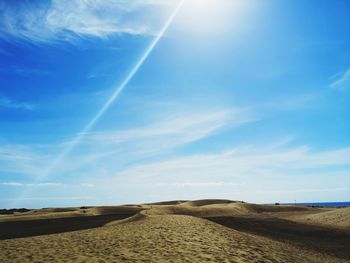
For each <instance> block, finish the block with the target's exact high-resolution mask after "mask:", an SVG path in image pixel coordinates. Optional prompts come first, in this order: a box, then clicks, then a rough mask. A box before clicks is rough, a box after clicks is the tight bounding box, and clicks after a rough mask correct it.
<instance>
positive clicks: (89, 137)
mask: <svg viewBox="0 0 350 263" xmlns="http://www.w3.org/2000/svg"><path fill="white" fill-rule="evenodd" d="M253 120H254V118H253V117H252V116H251V114H250V113H248V112H247V111H245V110H239V109H238V110H231V109H227V110H225V109H222V110H216V111H202V112H197V113H192V114H189V113H187V116H184V115H182V114H179V113H178V114H176V115H173V116H172V117H167V118H163V119H158V120H156V121H154V123H153V124H148V125H146V126H141V127H138V128H134V129H126V130H119V131H118V130H117V131H101V132H94V133H87V134H85V136H84V137H83V140H82V141H81V143H80V145H79V146H78V147H77V149H76V152H75V154H74V155H72V156H69V158H66V160H64V161H63V162H62V164H61V165H60V166H59V167H56V168H55V171H54V172H53V173H55V174H62V173H67V172H72V171H76V170H78V169H79V168H82V167H83V168H85V167H90V168H91V167H96V166H99V165H100V166H104V167H110V166H113V167H114V169H117V167H118V166H123V165H125V164H127V163H130V162H133V161H137V160H142V159H145V158H149V157H153V156H162V155H163V154H165V153H169V152H172V151H173V150H175V149H177V148H178V147H181V146H184V145H187V144H190V143H192V142H195V141H198V140H201V139H204V138H207V137H209V136H212V135H214V134H216V133H218V132H220V131H222V130H223V129H227V128H229V127H231V128H232V127H235V126H238V125H243V124H246V123H248V122H251V121H253ZM69 144H70V141H67V142H65V143H60V144H55V145H51V146H50V145H3V146H0V172H7V173H17V174H24V175H30V176H33V177H37V178H39V177H40V176H41V175H42V174H43V171H45V170H46V169H47V167H49V165H50V164H51V163H53V162H54V160H55V156H57V154H59V152H60V151H62V150H64V148H65V147H66V146H67V145H69ZM116 159H117V160H118V162H117V163H116V162H115V160H116ZM100 162H103V163H100Z"/></svg>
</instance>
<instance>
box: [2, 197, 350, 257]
mask: <svg viewBox="0 0 350 263" xmlns="http://www.w3.org/2000/svg"><path fill="white" fill-rule="evenodd" d="M130 209H131V210H132V211H131V210H130ZM140 210H141V211H140ZM74 211H75V210H74ZM74 211H72V210H70V211H62V213H67V212H69V213H72V212H73V213H74ZM76 211H78V209H76ZM138 211H140V212H138ZM330 211H335V212H333V213H334V214H336V216H334V218H338V217H337V216H338V213H345V214H347V213H348V212H347V211H345V212H344V211H343V210H322V209H321V210H320V209H309V208H292V207H277V208H276V207H274V206H256V205H251V204H242V203H238V202H229V201H227V202H226V201H225V202H223V201H218V200H214V201H205V200H204V201H203V200H201V201H198V202H179V203H173V204H169V203H166V204H164V203H158V204H147V205H142V206H127V207H122V208H121V207H114V208H113V207H105V208H88V209H86V211H85V212H81V211H79V213H82V214H84V216H82V217H76V215H75V216H74V217H72V219H71V220H73V219H74V220H79V218H89V220H93V219H96V218H97V219H98V218H99V220H100V221H101V216H106V215H109V216H113V215H115V216H118V215H119V216H120V215H123V214H125V213H131V212H133V214H134V215H132V216H130V217H128V218H126V219H122V218H123V217H120V218H118V219H119V220H114V219H113V217H111V218H109V219H108V220H105V221H103V220H102V221H103V222H102V221H101V222H100V223H99V224H97V225H96V224H95V225H94V226H89V225H87V226H86V228H89V229H85V230H77V231H72V232H65V231H68V230H69V231H70V230H71V228H68V230H64V229H63V230H62V229H61V230H60V231H61V232H62V233H55V234H46V235H40V236H32V235H35V231H34V230H35V227H32V232H28V235H30V236H28V237H24V238H11V237H10V236H8V237H7V238H2V239H3V240H0V262H4V263H5V262H350V258H348V254H347V253H345V254H344V253H343V254H342V253H338V252H337V251H338V250H343V249H345V250H349V251H350V247H349V244H350V242H349V243H347V241H350V239H349V233H348V229H347V227H342V226H338V228H337V229H334V231H338V232H337V234H335V235H333V234H332V233H333V232H334V231H333V230H332V229H331V228H323V227H322V226H319V225H315V224H314V225H313V227H318V228H317V231H315V233H320V236H319V237H322V236H323V235H324V233H328V234H330V236H331V237H330V238H333V240H330V242H329V243H327V242H324V243H322V242H321V243H320V244H321V245H320V246H321V247H317V246H312V245H310V246H308V245H305V244H306V243H307V242H309V239H308V238H307V236H308V233H310V229H309V228H307V227H308V226H309V224H310V222H308V224H303V225H302V226H301V225H300V223H296V222H295V221H289V220H287V219H286V218H283V219H281V218H280V217H273V216H272V215H271V214H273V213H276V214H277V215H279V216H281V214H283V213H284V214H283V215H284V217H287V213H290V215H289V216H295V215H296V214H297V213H301V214H299V215H300V216H305V215H306V214H307V216H311V215H312V214H314V215H319V216H320V215H321V214H322V213H329V212H330ZM337 211H338V212H337ZM339 211H340V212H339ZM41 212H42V211H39V212H36V214H37V215H36V216H37V217H38V218H37V221H40V222H41V224H42V225H45V224H48V222H50V220H51V219H47V215H46V216H44V213H41ZM46 212H47V211H46ZM52 213H59V212H57V211H56V212H54V211H52ZM77 213H78V212H77ZM28 214H29V213H28ZM28 214H27V215H24V214H23V215H16V217H18V218H20V217H22V220H18V221H14V219H13V218H14V216H2V217H1V219H0V220H1V221H2V223H1V222H0V238H1V234H2V233H4V232H3V230H4V228H1V226H2V225H1V224H6V223H7V224H8V223H11V224H14V225H11V227H13V228H15V227H16V225H15V224H16V223H17V224H23V222H27V223H28V222H30V223H31V224H32V223H33V222H35V220H33V216H30V219H28V218H27V220H25V219H23V217H26V216H28ZM99 216H100V217H99ZM203 216H204V217H205V218H203ZM40 217H41V219H40ZM237 218H238V219H237ZM327 218H328V219H329V218H330V216H329V215H327ZM60 220H63V223H64V224H72V223H71V222H74V221H67V220H69V218H62V219H60ZM64 220H65V221H64ZM215 220H216V221H218V222H215ZM220 220H221V221H222V222H219V221H220ZM235 220H236V221H235ZM273 220H276V221H275V222H277V223H275V224H274V221H273ZM335 220H336V219H335ZM309 221H310V220H309ZM57 222H58V223H61V224H63V223H62V221H57ZM57 222H56V224H58V223H57ZM89 222H90V221H89ZM232 222H233V223H232ZM237 222H238V223H239V224H238V225H237ZM241 222H245V223H244V224H243V226H240V223H241ZM266 222H268V224H267V223H266ZM271 222H272V224H271ZM281 222H282V223H281ZM283 222H287V224H284V223H283ZM56 224H54V225H52V226H51V228H53V229H54V228H55V226H56ZM266 224H267V225H266ZM290 224H291V225H290ZM340 224H341V225H342V223H340ZM3 226H7V227H8V225H3ZM305 226H306V228H305ZM91 227H94V228H91ZM29 228H30V225H29ZM264 228H265V230H264V231H257V229H264ZM266 228H267V230H266ZM25 229H26V228H23V231H24V232H25V231H26V230H25ZM33 229H34V230H33ZM7 230H8V229H7ZM311 230H312V229H311ZM33 231H34V232H33ZM303 231H304V232H303ZM305 231H306V232H305ZM319 231H321V232H319ZM322 231H326V232H322ZM334 233H335V232H334ZM339 235H340V237H341V238H343V239H339V238H340V237H339ZM305 236H306V237H305ZM312 238H316V239H317V238H318V236H317V235H316V236H313V237H312ZM343 241H344V242H345V243H343V244H342V242H343ZM305 242H306V243H305ZM337 242H338V243H339V244H335V247H333V248H330V250H324V249H323V248H324V247H322V246H328V245H329V246H331V245H330V244H334V243H337ZM337 245H339V247H338V246H337ZM348 248H349V249H348ZM349 257H350V256H349Z"/></svg>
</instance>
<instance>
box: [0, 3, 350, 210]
mask: <svg viewBox="0 0 350 263" xmlns="http://www.w3.org/2000/svg"><path fill="white" fill-rule="evenodd" d="M349 11H350V2H349V1H346V0H335V1H326V0H321V1H320V0H310V1H294V0H283V1H280V0H266V1H259V0H181V1H179V0H168V1H166V0H163V1H162V0H132V1H124V0H114V1H113V0H26V1H19V0H18V1H17V0H0V207H1V208H12V207H29V208H38V207H59V206H82V205H112V204H127V203H144V202H154V201H162V200H175V199H176V200H179V199H180V200H186V199H204V198H224V199H232V200H244V201H247V202H255V203H274V202H322V201H323V202H325V201H350V106H349V105H350V34H349V28H350V17H349V15H348V14H349Z"/></svg>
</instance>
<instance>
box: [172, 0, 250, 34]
mask: <svg viewBox="0 0 350 263" xmlns="http://www.w3.org/2000/svg"><path fill="white" fill-rule="evenodd" d="M245 2H246V1H243V0H185V1H184V4H183V7H182V8H181V13H180V14H179V18H180V21H181V24H182V26H183V27H184V28H185V29H186V30H189V31H192V32H197V33H206V34H211V33H215V32H220V31H223V30H224V31H225V30H226V29H228V28H231V27H232V26H233V24H234V22H235V20H237V18H239V16H240V15H241V14H242V12H243V10H244V5H245Z"/></svg>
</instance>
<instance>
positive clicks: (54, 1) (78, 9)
mask: <svg viewBox="0 0 350 263" xmlns="http://www.w3.org/2000/svg"><path fill="white" fill-rule="evenodd" d="M167 3H168V4H169V3H170V4H171V3H174V1H151V0H134V1H123V0H120V1H114V0H84V1H81V0H70V1H62V0H51V1H22V2H16V3H15V4H13V2H12V1H4V2H3V3H2V4H1V5H0V14H1V15H0V28H1V29H0V33H1V35H2V36H3V37H9V36H10V37H15V38H17V39H23V40H28V41H32V42H37V43H45V42H50V41H68V42H73V41H75V40H76V39H77V38H79V37H85V36H92V37H97V38H106V37H108V36H110V35H113V34H120V33H126V34H136V35H144V34H153V33H154V31H155V28H157V26H156V24H157V19H155V18H156V17H157V14H158V13H157V12H156V11H158V9H155V7H156V8H162V7H164V6H167ZM150 7H152V9H151V11H150Z"/></svg>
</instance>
